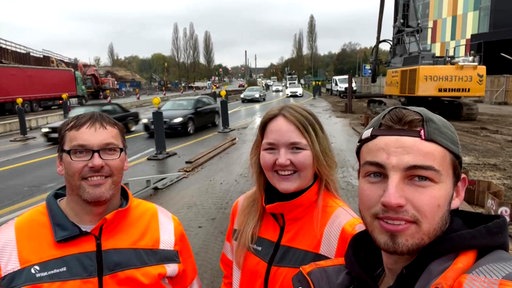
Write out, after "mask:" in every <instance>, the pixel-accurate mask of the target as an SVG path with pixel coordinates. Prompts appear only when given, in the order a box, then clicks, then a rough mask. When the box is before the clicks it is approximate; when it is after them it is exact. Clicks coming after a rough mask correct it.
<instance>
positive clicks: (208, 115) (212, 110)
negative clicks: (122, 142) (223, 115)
mask: <svg viewBox="0 0 512 288" xmlns="http://www.w3.org/2000/svg"><path fill="white" fill-rule="evenodd" d="M160 110H161V111H162V114H163V117H164V130H165V134H166V135H170V134H172V133H184V134H188V135H192V134H194V133H195V132H196V128H199V127H205V126H208V125H211V126H219V122H220V112H219V105H217V103H216V102H215V100H214V99H213V98H212V97H210V96H207V95H198V96H186V97H179V98H173V99H170V100H169V101H167V102H166V103H165V104H164V105H163V106H162V108H160ZM142 123H143V124H144V131H146V133H148V135H149V137H153V136H154V135H155V130H154V126H153V119H150V118H148V119H142Z"/></svg>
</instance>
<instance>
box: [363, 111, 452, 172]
mask: <svg viewBox="0 0 512 288" xmlns="http://www.w3.org/2000/svg"><path fill="white" fill-rule="evenodd" d="M393 109H407V110H411V111H414V112H417V113H418V114H420V115H421V117H422V118H423V128H421V129H419V130H407V129H380V126H381V123H382V119H383V118H384V116H386V115H387V114H388V113H389V112H390V111H391V110H393ZM379 136H406V137H418V138H421V139H423V140H425V141H429V142H433V143H436V144H437V145H439V146H441V147H443V148H445V149H446V150H448V151H449V152H450V153H451V154H452V155H453V156H455V158H456V159H457V162H458V163H459V166H460V167H461V168H462V157H461V153H460V151H461V149H460V142H459V137H458V136H457V131H456V130H455V128H454V127H453V125H452V124H451V123H450V122H448V121H447V120H446V119H444V118H443V117H441V116H439V115H437V114H435V113H433V112H430V111H429V110H427V109H425V108H421V107H412V106H394V107H390V108H387V109H386V110H384V111H383V112H381V113H380V114H379V115H377V116H376V117H375V118H373V119H372V121H370V123H369V124H368V126H366V128H365V129H364V131H363V133H362V134H361V136H360V137H359V141H358V142H357V147H356V156H357V159H359V154H360V152H361V148H362V147H363V145H364V144H366V143H368V142H370V141H372V140H373V139H375V138H377V137H379Z"/></svg>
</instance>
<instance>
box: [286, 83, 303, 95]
mask: <svg viewBox="0 0 512 288" xmlns="http://www.w3.org/2000/svg"><path fill="white" fill-rule="evenodd" d="M303 95H304V90H303V89H302V86H301V85H300V84H290V85H289V86H288V88H286V97H302V96H303Z"/></svg>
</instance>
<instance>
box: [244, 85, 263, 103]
mask: <svg viewBox="0 0 512 288" xmlns="http://www.w3.org/2000/svg"><path fill="white" fill-rule="evenodd" d="M240 100H241V101H242V103H245V102H248V101H258V102H263V101H265V100H267V92H265V90H264V89H263V87H261V86H249V87H247V89H245V91H244V93H242V95H240Z"/></svg>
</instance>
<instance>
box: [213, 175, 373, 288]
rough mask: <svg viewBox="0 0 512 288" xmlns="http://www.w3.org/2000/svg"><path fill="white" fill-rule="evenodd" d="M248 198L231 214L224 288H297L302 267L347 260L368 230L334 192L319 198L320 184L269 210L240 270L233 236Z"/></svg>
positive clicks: (237, 203)
mask: <svg viewBox="0 0 512 288" xmlns="http://www.w3.org/2000/svg"><path fill="white" fill-rule="evenodd" d="M244 196H245V194H244V195H242V196H241V197H240V198H238V199H237V201H235V203H234V204H233V208H232V210H231V217H230V223H229V226H228V229H227V232H226V240H225V243H224V248H223V251H222V254H221V258H220V266H221V269H222V271H223V273H224V276H223V279H222V286H221V287H234V288H245V287H250V288H252V287H280V288H283V287H285V288H286V287H292V276H293V275H294V274H295V273H296V272H297V271H298V269H299V267H300V266H302V265H305V264H306V263H311V262H314V261H319V260H321V259H329V258H334V257H342V256H343V255H344V254H345V250H346V248H347V245H348V242H349V240H350V238H351V237H352V235H354V234H355V233H357V232H358V231H360V230H362V229H364V226H363V224H362V221H361V219H360V218H359V217H358V216H357V215H356V214H355V213H354V212H353V211H352V210H351V209H350V207H349V206H348V205H347V204H346V203H345V202H343V201H342V200H340V199H339V198H337V197H335V196H334V195H332V194H331V193H327V192H325V191H324V192H323V193H320V191H319V184H318V181H317V182H316V183H315V184H314V185H313V186H312V187H311V188H310V189H309V190H308V191H306V192H305V193H304V194H303V195H301V196H300V197H298V198H296V199H294V200H291V201H286V202H278V203H273V204H270V205H266V206H265V212H264V217H263V220H262V222H261V226H260V229H259V231H258V237H257V239H256V242H255V243H254V245H253V246H252V251H251V252H247V253H246V254H245V256H244V261H243V264H242V267H237V265H236V264H235V261H234V259H235V254H234V253H235V245H236V241H234V240H233V234H234V233H235V230H236V229H237V220H236V217H237V215H238V208H239V207H240V203H241V201H244V200H243V199H244Z"/></svg>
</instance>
